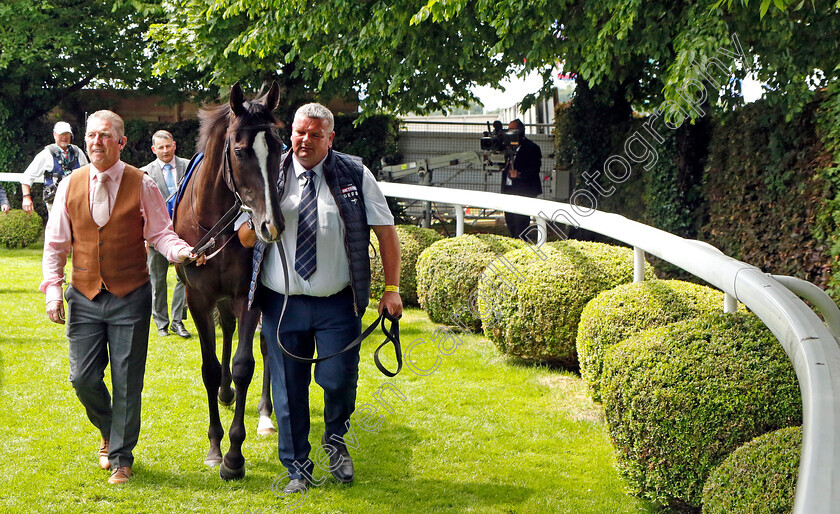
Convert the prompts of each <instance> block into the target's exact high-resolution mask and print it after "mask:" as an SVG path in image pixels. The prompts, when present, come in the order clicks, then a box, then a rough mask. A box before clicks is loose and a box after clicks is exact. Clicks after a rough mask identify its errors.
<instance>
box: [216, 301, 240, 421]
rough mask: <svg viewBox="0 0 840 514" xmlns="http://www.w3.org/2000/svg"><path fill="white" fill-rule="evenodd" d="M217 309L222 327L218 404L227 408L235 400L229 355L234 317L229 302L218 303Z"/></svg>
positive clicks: (234, 327) (231, 345)
mask: <svg viewBox="0 0 840 514" xmlns="http://www.w3.org/2000/svg"><path fill="white" fill-rule="evenodd" d="M218 309H219V325H220V326H221V327H222V382H221V385H220V386H219V403H221V404H222V405H224V406H225V407H227V406H229V405H230V404H232V403H233V400H234V398H235V397H234V393H235V391H234V390H233V389H231V387H230V382H231V374H230V354H231V348H232V347H233V332H234V331H235V330H236V317H235V316H234V315H233V312H232V311H231V309H230V300H222V301H220V302H219V303H218Z"/></svg>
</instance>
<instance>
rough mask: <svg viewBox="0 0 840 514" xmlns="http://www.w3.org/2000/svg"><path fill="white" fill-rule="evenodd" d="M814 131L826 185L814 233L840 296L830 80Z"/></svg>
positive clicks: (837, 123)
mask: <svg viewBox="0 0 840 514" xmlns="http://www.w3.org/2000/svg"><path fill="white" fill-rule="evenodd" d="M817 134H818V135H819V137H820V141H821V142H822V144H823V146H824V149H825V155H824V156H821V157H820V159H818V161H817V172H818V173H819V176H820V178H821V179H822V180H824V181H825V182H826V183H827V184H828V191H827V192H826V193H825V197H824V200H823V201H822V202H821V203H819V204H818V207H817V212H816V216H817V223H816V224H814V225H813V227H812V228H813V231H814V235H815V236H816V238H817V239H818V241H819V242H820V244H823V245H824V246H825V247H826V248H827V250H826V253H827V254H828V257H827V260H826V259H823V261H822V262H823V263H826V262H828V264H827V265H826V267H828V266H830V269H829V271H828V275H829V277H828V287H827V290H828V292H829V294H831V295H832V297H834V299H835V300H838V299H840V86H838V85H837V84H835V83H832V84H831V85H830V86H829V87H828V88H827V90H826V92H825V95H824V97H823V101H822V103H821V104H820V106H819V108H818V110H817Z"/></svg>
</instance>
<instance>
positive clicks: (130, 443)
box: [40, 111, 195, 484]
mask: <svg viewBox="0 0 840 514" xmlns="http://www.w3.org/2000/svg"><path fill="white" fill-rule="evenodd" d="M125 143H126V138H125V128H124V124H123V120H122V118H120V117H119V116H118V115H117V114H115V113H113V112H111V111H97V112H95V113H93V114H91V115H90V117H89V118H88V120H87V130H86V132H85V144H86V146H87V153H88V156H89V157H90V165H89V166H84V167H82V168H79V169H77V170H75V171H74V172H73V174H72V175H70V178H69V179H67V180H62V181H61V183H60V184H59V187H58V191H57V192H56V196H55V202H54V204H53V209H52V212H51V215H50V219H49V222H48V223H47V228H46V232H45V236H44V257H43V273H44V280H43V282H41V287H40V289H41V291H43V292H44V293H46V296H47V315H48V316H49V318H50V321H53V322H55V323H59V324H62V325H63V324H65V310H64V303H63V301H62V283H63V282H64V265H65V263H66V261H67V256H68V255H69V254H71V252H72V261H73V269H72V273H71V276H70V285H68V286H67V290H66V291H65V292H64V296H65V298H66V299H67V317H66V324H67V339H68V340H69V348H70V381H71V383H72V384H73V388H74V389H75V390H76V396H78V398H79V401H81V403H82V405H83V406H84V408H85V411H86V413H87V416H88V419H90V421H91V423H93V425H94V426H95V427H96V428H97V429H98V430H99V433H100V436H101V439H100V444H99V452H98V460H99V466H100V467H101V468H102V469H109V470H111V475H110V477H109V479H108V482H109V483H112V484H120V483H125V482H128V481H129V479H130V478H131V477H132V475H133V471H132V466H133V464H134V455H133V453H132V450H133V449H134V446H135V445H136V444H137V439H138V437H139V435H140V396H141V393H142V391H143V375H144V373H145V369H146V351H147V348H148V343H149V322H150V317H151V307H152V293H151V286H150V285H149V273H148V270H147V267H146V250H145V243H144V242H145V241H148V242H149V243H151V244H153V245H154V246H155V248H157V249H158V251H160V252H161V253H162V254H164V255H165V256H166V257H167V259H169V260H170V261H172V262H183V261H185V260H188V259H194V258H195V255H193V254H192V253H191V252H190V245H189V244H187V242H186V241H183V240H182V239H181V238H179V237H178V235H177V234H175V232H174V231H173V230H172V221H171V220H170V219H169V216H168V214H167V211H166V205H165V204H164V201H163V197H162V196H161V194H160V190H159V189H158V187H157V184H155V181H154V180H153V179H152V178H151V177H149V176H148V175H146V174H144V173H143V172H142V171H140V170H139V169H137V168H135V167H133V166H130V165H128V164H125V163H124V162H122V161H121V160H120V152H121V151H122V149H123V148H124V147H125ZM109 361H110V364H111V391H110V392H109V391H108V388H107V386H106V385H105V382H104V380H103V377H104V374H105V367H106V366H107V365H108V362H109Z"/></svg>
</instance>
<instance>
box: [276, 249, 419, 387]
mask: <svg viewBox="0 0 840 514" xmlns="http://www.w3.org/2000/svg"><path fill="white" fill-rule="evenodd" d="M277 248H278V250H279V251H280V262H282V263H283V276H284V277H285V279H286V287H285V295H284V296H283V307H282V308H281V309H280V318H279V319H278V320H277V333H276V334H275V335H276V337H277V346H279V347H280V350H282V351H283V353H284V354H286V356H287V357H289V358H290V359H292V360H295V361H298V362H303V363H305V364H314V363H317V362H321V361H325V360H327V359H331V358H333V357H335V356H336V355H340V354H342V353H344V352H346V351H349V350H351V349H353V348H355V347H356V346H359V345H360V344H362V341H364V340H365V339H366V338H367V337H368V336H369V335H370V334H372V333H373V331H374V330H376V327H378V326H379V325H380V324H381V325H382V333H383V334H385V340H384V341H382V344H380V345H379V347H378V348H376V350H375V351H374V352H373V361H374V362H375V363H376V367H377V368H379V371H381V372H382V374H383V375H385V376H387V377H395V376H397V373H399V372H400V370H401V369H402V364H403V361H402V347H401V346H400V322H399V318H395V317H394V316H391V314H390V313H389V312H388V309H384V310H383V311H382V314H380V315H379V317H378V318H376V320H375V321H374V322H373V323H371V324H370V326H368V327H367V328H366V329H365V330H364V332H362V333H361V334H360V335H359V337H357V338H356V339H354V340H353V341H351V342H350V344H348V345H347V346H346V347H344V349H343V350H341V351H338V352H335V353H333V354H330V355H326V356H324V357H318V358H314V359H313V358H307V357H299V356H297V355H295V354H293V353H292V352H290V351H289V350H287V349H286V347H284V346H283V343H282V342H280V322H281V321H283V315H284V314H285V313H286V305H287V304H288V302H289V266H288V264H287V263H286V252H285V250H284V249H283V243H281V242H279V241H278V242H277ZM386 319H387V320H388V321H390V322H391V328H386V327H385V320H386ZM388 343H393V345H394V355H395V356H396V358H397V370H396V371H393V372H392V371H390V370H388V369H387V368H386V367H385V366H384V365H383V364H382V362H381V361H380V360H379V352H380V351H381V350H382V348H383V347H384V346H385V345H387V344H388Z"/></svg>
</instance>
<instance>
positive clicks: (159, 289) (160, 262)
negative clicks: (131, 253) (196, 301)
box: [146, 247, 187, 330]
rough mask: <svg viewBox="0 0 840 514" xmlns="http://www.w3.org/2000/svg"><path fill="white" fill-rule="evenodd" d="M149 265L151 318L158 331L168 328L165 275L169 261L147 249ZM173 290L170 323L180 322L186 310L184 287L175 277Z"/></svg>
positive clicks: (154, 251) (153, 250) (158, 253)
mask: <svg viewBox="0 0 840 514" xmlns="http://www.w3.org/2000/svg"><path fill="white" fill-rule="evenodd" d="M146 262H147V264H148V265H149V279H150V280H151V282H152V317H153V318H154V320H155V325H157V328H158V330H160V329H163V330H166V329H168V328H169V314H168V313H167V311H168V306H167V303H166V296H167V293H166V274H167V273H168V272H169V261H168V260H166V257H164V255H163V254H162V253H160V252H159V251H157V250H155V249H154V248H152V247H149V255H148V257H147V258H146ZM175 280H176V282H175V290H174V291H173V292H172V321H182V320H183V319H184V312H185V310H186V304H187V302H186V298H187V295H186V289H187V288H186V287H185V286H184V283H183V282H181V279H180V278H177V277H176V279H175Z"/></svg>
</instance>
